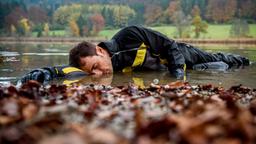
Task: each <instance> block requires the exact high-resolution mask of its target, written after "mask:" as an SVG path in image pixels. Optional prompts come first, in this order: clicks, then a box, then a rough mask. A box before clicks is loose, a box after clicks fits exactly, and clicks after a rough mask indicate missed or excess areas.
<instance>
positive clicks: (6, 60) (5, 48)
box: [0, 44, 256, 88]
mask: <svg viewBox="0 0 256 144" xmlns="http://www.w3.org/2000/svg"><path fill="white" fill-rule="evenodd" d="M73 45H74V44H73ZM73 45H60V44H57V45H54V44H47V45H46V44H43V45H39V44H0V85H1V84H2V85H3V84H9V83H10V82H12V83H15V82H16V80H17V79H18V78H19V77H21V76H22V75H24V74H25V73H27V72H29V71H30V70H32V69H35V68H40V67H45V66H54V65H65V64H67V63H68V51H69V50H70V49H71V48H72V47H73ZM200 47H201V48H203V49H204V50H206V51H208V52H218V51H222V52H226V53H234V54H240V55H243V56H247V57H249V58H250V59H251V60H253V61H256V46H242V45H238V46H229V45H204V46H200ZM154 79H158V80H159V83H160V84H166V83H169V82H172V81H176V79H175V78H173V77H171V76H170V75H169V73H168V72H163V71H157V72H156V71H154V72H149V71H147V72H133V73H128V74H123V73H118V72H117V73H115V74H114V75H112V76H105V77H103V78H95V77H91V76H88V77H84V78H81V80H80V82H81V83H84V84H90V83H95V84H111V85H114V86H117V85H127V84H128V83H130V82H132V83H136V84H137V85H140V86H143V85H145V86H148V85H149V84H150V83H151V82H152V81H153V80H154ZM187 81H189V82H190V83H192V84H206V83H212V84H214V85H219V86H223V87H226V88H228V87H230V86H232V85H237V84H243V85H246V86H250V87H253V88H256V86H255V84H256V64H253V65H251V66H249V67H246V68H244V69H233V70H229V71H227V72H206V71H191V70H188V72H187ZM53 82H54V83H63V82H67V81H65V80H58V81H53Z"/></svg>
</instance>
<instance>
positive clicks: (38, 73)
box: [18, 66, 87, 84]
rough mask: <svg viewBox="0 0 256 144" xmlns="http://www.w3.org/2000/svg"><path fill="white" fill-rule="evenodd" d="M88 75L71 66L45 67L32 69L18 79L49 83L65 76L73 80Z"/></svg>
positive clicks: (22, 81) (24, 81)
mask: <svg viewBox="0 0 256 144" xmlns="http://www.w3.org/2000/svg"><path fill="white" fill-rule="evenodd" d="M86 75H87V74H86V73H85V72H84V71H82V70H80V69H78V68H75V67H71V66H54V67H44V68H38V69H35V70H32V71H30V72H29V73H27V74H25V75H24V76H23V77H22V78H21V79H20V80H19V81H18V83H21V84H23V83H26V82H28V81H29V80H36V81H38V82H40V83H43V84H47V83H49V81H51V80H53V79H55V78H65V79H67V80H68V79H72V81H74V79H75V78H76V77H82V76H86Z"/></svg>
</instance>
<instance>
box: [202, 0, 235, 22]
mask: <svg viewBox="0 0 256 144" xmlns="http://www.w3.org/2000/svg"><path fill="white" fill-rule="evenodd" d="M236 7H237V1H236V0H208V5H207V18H208V19H209V20H211V21H214V22H218V23H224V22H228V21H230V20H232V18H233V17H234V15H235V12H236Z"/></svg>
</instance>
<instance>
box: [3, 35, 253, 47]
mask: <svg viewBox="0 0 256 144" xmlns="http://www.w3.org/2000/svg"><path fill="white" fill-rule="evenodd" d="M107 40H108V39H107V38H104V37H79V38H77V37H40V38H35V37H0V43H70V44H73V43H77V42H81V41H89V42H93V43H97V42H100V41H107ZM175 40H176V41H179V42H185V43H191V44H248V45H256V38H229V39H175Z"/></svg>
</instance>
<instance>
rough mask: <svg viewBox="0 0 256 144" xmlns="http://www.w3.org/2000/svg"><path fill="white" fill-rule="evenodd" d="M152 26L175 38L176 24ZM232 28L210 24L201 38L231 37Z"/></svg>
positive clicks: (253, 32)
mask: <svg viewBox="0 0 256 144" xmlns="http://www.w3.org/2000/svg"><path fill="white" fill-rule="evenodd" d="M151 28H152V29H154V30H156V31H159V32H161V33H163V34H165V35H167V36H168V37H170V38H173V37H174V36H175V34H174V33H175V31H176V28H175V27H174V26H158V27H151ZM230 28H231V25H209V27H208V30H207V31H208V32H207V33H206V34H203V35H201V38H209V39H226V38H230V34H229V31H230ZM192 29H193V28H192ZM118 30H119V29H118ZM118 30H103V31H101V32H100V33H99V36H103V37H106V38H111V37H112V36H113V35H114V34H115V33H116V32H117V31H118ZM192 33H193V32H192ZM193 36H194V35H193V34H192V35H191V37H193ZM249 36H251V37H254V38H256V24H251V25H250V33H249Z"/></svg>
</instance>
